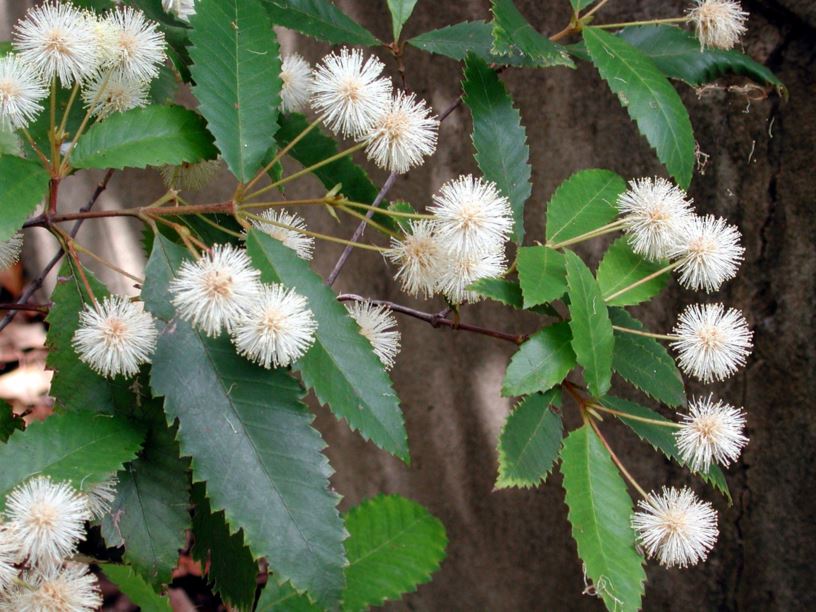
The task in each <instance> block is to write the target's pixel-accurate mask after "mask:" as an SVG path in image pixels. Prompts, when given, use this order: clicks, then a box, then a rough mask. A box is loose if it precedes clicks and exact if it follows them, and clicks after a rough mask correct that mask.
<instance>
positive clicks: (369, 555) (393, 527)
mask: <svg viewBox="0 0 816 612" xmlns="http://www.w3.org/2000/svg"><path fill="white" fill-rule="evenodd" d="M345 520H346V528H347V529H348V531H349V539H348V540H346V554H347V555H348V561H349V564H348V567H347V568H346V589H345V591H344V592H343V606H342V607H343V610H355V611H356V610H364V609H366V608H367V607H369V606H379V605H382V604H383V603H384V602H385V601H388V600H393V599H398V598H399V597H401V596H402V595H404V594H405V593H410V592H413V591H414V590H416V587H417V586H418V585H420V584H424V583H425V582H428V581H429V580H430V579H431V574H433V573H434V572H435V571H436V570H437V569H439V564H440V563H441V562H442V560H443V559H444V558H445V547H446V546H447V544H448V538H447V536H446V534H445V527H444V526H443V525H442V523H441V522H440V521H439V520H438V519H437V518H435V517H434V516H433V515H431V513H430V512H428V511H427V510H426V509H425V508H423V507H422V506H421V505H419V504H418V503H416V502H414V501H411V500H409V499H405V498H404V497H400V496H399V495H379V496H377V497H374V498H372V499H369V500H367V501H365V502H363V503H361V504H360V505H358V506H355V507H354V508H352V509H351V510H349V512H348V513H347V514H346V515H345Z"/></svg>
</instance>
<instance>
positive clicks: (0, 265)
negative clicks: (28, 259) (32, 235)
mask: <svg viewBox="0 0 816 612" xmlns="http://www.w3.org/2000/svg"><path fill="white" fill-rule="evenodd" d="M22 250H23V235H22V234H21V233H19V232H18V233H16V234H14V235H13V236H12V237H11V238H9V239H8V240H4V241H2V242H0V270H5V269H6V268H10V267H11V266H13V265H14V264H16V263H17V260H19V259H20V252H21V251H22Z"/></svg>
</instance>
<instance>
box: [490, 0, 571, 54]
mask: <svg viewBox="0 0 816 612" xmlns="http://www.w3.org/2000/svg"><path fill="white" fill-rule="evenodd" d="M492 12H493V48H492V49H491V51H492V52H493V53H495V54H496V55H511V54H514V53H518V54H521V55H524V56H526V57H527V58H529V59H530V61H531V63H533V64H534V65H535V66H537V67H548V66H567V67H569V68H574V67H575V64H574V63H573V62H572V60H571V59H570V58H569V56H568V55H567V53H566V51H565V50H564V48H563V47H562V46H561V45H558V44H556V43H554V42H552V41H550V39H549V38H547V37H546V36H544V35H543V34H541V33H540V32H538V31H537V30H536V29H535V28H533V26H531V25H530V23H529V22H528V21H527V20H526V19H525V18H524V15H522V14H521V13H520V12H519V10H518V9H517V8H516V5H515V4H514V3H513V0H492Z"/></svg>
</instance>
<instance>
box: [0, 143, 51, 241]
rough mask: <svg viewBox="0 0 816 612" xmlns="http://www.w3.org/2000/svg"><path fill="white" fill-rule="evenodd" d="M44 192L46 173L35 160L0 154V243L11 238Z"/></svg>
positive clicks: (46, 181) (46, 191)
mask: <svg viewBox="0 0 816 612" xmlns="http://www.w3.org/2000/svg"><path fill="white" fill-rule="evenodd" d="M47 193H48V173H47V172H46V171H45V170H44V169H43V167H42V166H41V165H40V164H39V163H38V162H33V161H28V160H27V159H23V158H21V157H15V156H14V155H0V211H2V212H1V213H0V242H5V241H6V240H8V239H9V238H11V237H12V236H13V235H14V234H15V233H16V232H17V231H19V229H20V227H22V225H23V222H25V220H26V219H28V217H29V216H31V214H32V213H33V212H34V210H35V209H36V208H37V205H38V204H39V203H40V202H42V201H43V198H45V196H46V194H47Z"/></svg>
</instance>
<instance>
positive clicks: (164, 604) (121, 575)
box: [99, 563, 173, 612]
mask: <svg viewBox="0 0 816 612" xmlns="http://www.w3.org/2000/svg"><path fill="white" fill-rule="evenodd" d="M99 569H101V570H102V572H103V573H104V574H105V576H106V577H107V578H108V580H110V581H111V582H112V583H113V584H115V585H116V586H117V587H119V590H120V591H122V593H124V595H125V596H126V597H127V598H128V599H129V600H130V601H131V603H133V604H135V605H137V606H139V609H140V610H141V611H142V612H172V610H173V608H172V606H171V605H170V600H169V599H168V598H167V597H162V596H161V595H159V594H158V593H157V592H156V591H154V590H153V587H152V586H150V585H149V584H148V583H147V582H145V580H144V579H143V578H142V577H141V576H140V575H139V573H138V572H136V571H135V570H134V569H133V568H132V567H130V566H128V565H115V564H113V563H100V564H99Z"/></svg>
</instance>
